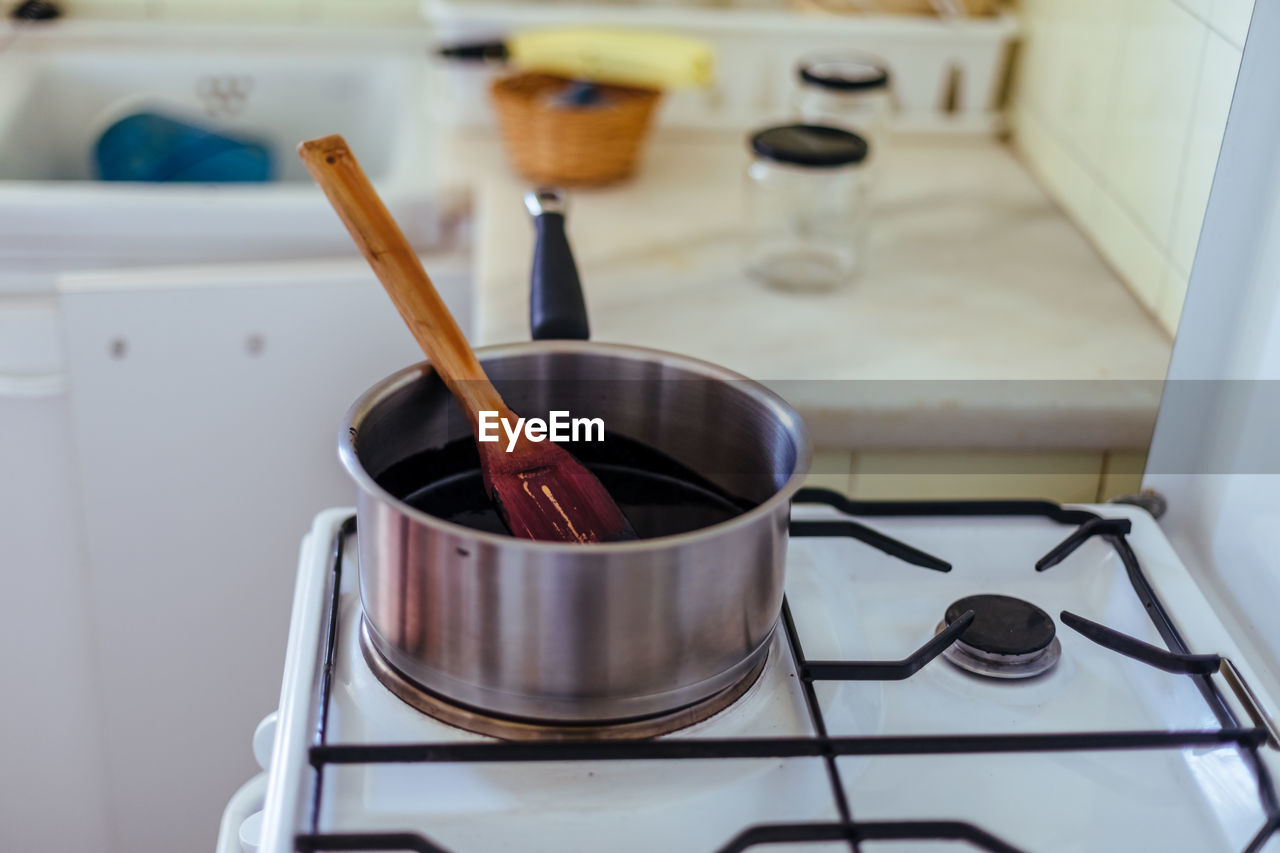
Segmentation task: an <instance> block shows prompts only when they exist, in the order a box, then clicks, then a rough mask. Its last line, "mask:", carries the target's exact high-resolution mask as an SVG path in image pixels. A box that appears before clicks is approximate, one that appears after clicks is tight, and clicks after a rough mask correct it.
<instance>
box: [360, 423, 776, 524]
mask: <svg viewBox="0 0 1280 853" xmlns="http://www.w3.org/2000/svg"><path fill="white" fill-rule="evenodd" d="M561 446H562V447H564V449H565V450H568V451H569V452H570V453H572V454H573V455H574V457H575V458H576V459H577V460H578V461H579V462H581V463H582V464H583V465H586V466H587V468H588V469H590V471H591V473H593V474H595V475H596V476H597V477H599V478H600V482H601V483H602V484H604V487H605V488H606V489H607V490H608V491H609V494H610V495H611V496H612V497H613V499H614V500H615V501H617V503H618V506H619V507H620V508H621V509H622V511H623V512H624V513H626V516H627V519H628V520H629V521H630V522H631V526H632V527H633V528H634V529H635V531H636V535H637V536H639V537H640V538H641V539H652V538H654V537H656V536H672V535H674V534H677V533H686V532H688V531H690V530H697V529H699V528H702V527H710V526H711V525H713V524H719V523H720V522H722V521H728V520H729V519H731V518H733V517H734V516H736V515H741V514H742V513H743V512H746V511H747V510H749V509H751V508H752V507H753V506H755V505H756V504H755V503H754V502H752V501H747V500H743V499H742V498H737V497H734V496H733V495H730V494H728V493H727V492H725V491H724V490H723V489H721V488H719V487H718V486H716V485H715V484H714V483H711V482H710V481H708V480H707V479H706V478H705V477H702V476H701V475H699V474H698V473H697V472H695V471H692V470H690V469H689V468H686V467H685V466H684V465H681V464H680V463H679V462H677V461H676V460H674V459H672V458H671V457H669V456H667V455H666V454H664V453H661V452H659V451H657V450H654V449H653V448H652V447H649V446H648V445H646V444H642V443H640V442H638V441H634V440H633V439H629V438H624V437H623V436H620V435H615V434H613V433H606V434H605V438H604V441H600V442H562V443H561ZM374 479H375V480H376V481H377V483H378V485H380V486H382V488H384V489H386V490H387V491H388V492H390V493H391V494H392V495H394V496H395V497H396V498H398V499H400V500H402V501H404V502H405V503H407V504H409V505H410V506H412V507H414V508H415V509H419V510H421V511H423V512H425V513H427V514H429V515H434V516H436V517H437V518H443V519H445V520H446V521H452V522H454V523H456V524H462V525H465V526H466V527H472V528H475V529H476V530H485V531H488V532H490V533H506V532H507V529H506V527H505V526H503V524H502V520H501V519H500V518H499V517H498V513H497V511H496V510H495V509H494V508H493V505H492V504H490V503H489V498H488V496H487V495H486V494H485V491H484V482H483V480H482V479H481V477H480V455H479V453H478V452H477V450H476V445H475V442H474V440H473V439H472V438H471V437H469V436H468V437H467V438H460V439H458V440H457V441H453V442H450V443H449V444H446V445H445V446H444V447H440V448H436V449H433V450H426V451H423V452H422V453H419V454H417V455H415V456H410V457H409V458H408V459H404V460H401V461H400V462H397V463H396V464H395V465H393V466H391V467H390V468H388V469H387V470H386V471H384V472H382V473H381V474H380V475H378V476H376V477H375V478H374Z"/></svg>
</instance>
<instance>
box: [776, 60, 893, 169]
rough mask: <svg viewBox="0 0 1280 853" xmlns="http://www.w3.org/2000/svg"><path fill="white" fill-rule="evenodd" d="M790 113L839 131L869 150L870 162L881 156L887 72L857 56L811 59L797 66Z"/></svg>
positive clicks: (877, 63) (889, 107) (885, 130)
mask: <svg viewBox="0 0 1280 853" xmlns="http://www.w3.org/2000/svg"><path fill="white" fill-rule="evenodd" d="M796 76H797V78H798V83H797V87H796V91H795V94H794V95H793V98H792V107H793V108H794V110H795V112H796V114H797V115H798V116H799V117H800V120H801V121H803V122H804V123H805V124H823V125H828V126H830V127H839V128H843V129H845V130H848V131H852V132H853V133H856V134H858V135H859V136H861V137H862V138H863V139H865V140H866V141H867V144H868V145H869V146H870V147H871V152H870V156H869V157H868V162H870V161H871V159H872V157H874V156H875V155H876V154H877V152H879V151H882V150H884V145H885V142H886V137H887V136H888V130H889V118H890V115H891V113H892V111H893V110H892V102H891V100H890V97H889V69H888V68H886V67H885V65H884V63H883V62H881V61H880V60H878V59H875V58H873V57H869V56H864V55H860V54H843V55H842V54H815V55H812V56H808V57H806V58H804V59H802V60H801V61H800V64H799V65H797V66H796Z"/></svg>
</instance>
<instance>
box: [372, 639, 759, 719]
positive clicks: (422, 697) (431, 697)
mask: <svg viewBox="0 0 1280 853" xmlns="http://www.w3.org/2000/svg"><path fill="white" fill-rule="evenodd" d="M360 651H361V652H362V653H363V655H364V660H365V663H367V664H368V665H369V669H370V671H372V672H373V675H374V677H375V678H376V679H378V681H379V682H380V683H381V684H382V686H383V687H385V688H387V690H389V691H391V693H392V694H393V695H395V696H396V698H398V699H400V700H401V701H402V702H404V703H405V704H407V705H409V706H410V707H412V708H414V709H416V710H418V711H421V712H422V713H424V714H426V715H427V716H429V717H432V718H434V719H437V720H439V721H440V722H442V723H446V724H448V725H451V726H454V727H456V728H459V729H465V730H467V731H469V732H475V733H476V734H480V735H486V736H488V737H494V738H499V739H500V740H515V741H534V740H542V741H553V740H577V739H580V738H594V739H597V740H644V739H646V738H652V737H658V736H659V735H664V734H668V733H670V732H674V731H678V730H679V729H684V728H688V727H689V726H692V725H693V724H694V723H700V722H702V721H703V720H705V719H707V718H708V717H711V716H713V715H715V714H718V713H720V712H721V711H723V710H724V709H725V708H728V707H729V706H730V705H732V704H733V703H734V702H736V701H738V699H740V698H742V695H743V694H744V693H746V692H747V690H748V689H750V687H751V685H753V684H755V683H756V679H757V678H759V677H760V673H761V672H763V671H764V666H765V664H766V663H767V662H768V660H769V655H768V654H766V655H765V656H764V657H762V658H761V659H760V662H759V663H757V664H756V665H755V666H754V667H752V668H751V670H750V671H749V672H747V674H746V675H745V676H743V678H742V679H741V680H740V681H738V682H737V683H736V684H731V685H730V686H728V687H726V688H725V689H724V690H721V691H720V692H719V693H717V694H715V695H714V696H710V697H708V698H706V699H703V700H702V701H701V702H697V703H695V704H693V705H687V706H685V707H684V708H677V709H676V710H674V711H668V712H666V713H664V714H658V715H656V716H652V717H641V718H638V719H634V720H623V721H620V722H614V723H601V724H590V723H585V724H580V723H571V724H565V725H553V724H550V723H541V722H532V721H529V720H518V719H512V718H509V717H498V716H494V715H493V714H489V713H486V712H484V711H478V710H476V709H474V708H468V707H466V706H465V705H460V704H458V703H457V702H454V701H452V700H449V699H445V698H443V697H441V696H439V695H437V694H435V693H432V692H430V691H429V690H427V689H425V688H424V687H422V686H421V685H419V684H417V683H416V682H414V681H413V680H412V679H410V678H409V677H408V676H406V675H405V674H404V673H402V672H400V670H398V669H396V668H395V667H394V666H392V665H391V664H390V663H389V662H388V661H387V660H386V658H384V657H383V656H382V654H381V653H380V652H379V651H378V650H377V649H376V648H375V647H374V645H373V639H372V637H371V636H370V635H369V625H368V623H367V622H366V621H365V619H364V617H361V618H360Z"/></svg>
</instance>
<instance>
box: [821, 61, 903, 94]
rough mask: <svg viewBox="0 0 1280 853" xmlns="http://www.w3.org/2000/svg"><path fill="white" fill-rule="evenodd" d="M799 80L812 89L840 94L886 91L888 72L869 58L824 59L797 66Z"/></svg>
mask: <svg viewBox="0 0 1280 853" xmlns="http://www.w3.org/2000/svg"><path fill="white" fill-rule="evenodd" d="M799 71H800V79H801V80H803V81H804V82H806V83H808V84H810V85H812V86H821V87H822V88H824V89H833V90H837V91H841V92H861V91H870V90H873V89H885V88H887V87H888V86H889V69H887V68H885V67H884V66H883V65H880V64H879V63H877V62H876V60H874V59H871V58H870V57H861V58H860V57H852V56H851V57H835V56H832V57H825V58H820V59H818V58H815V59H810V60H808V61H806V62H802V63H801V64H800V68H799Z"/></svg>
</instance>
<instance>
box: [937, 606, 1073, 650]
mask: <svg viewBox="0 0 1280 853" xmlns="http://www.w3.org/2000/svg"><path fill="white" fill-rule="evenodd" d="M966 610H972V611H973V624H972V625H970V626H969V627H968V629H966V630H965V632H964V633H963V634H961V635H960V642H962V643H964V644H965V645H967V646H970V647H972V648H975V649H977V650H978V651H981V652H986V653H987V654H992V655H1029V654H1034V653H1035V652H1038V651H1040V650H1041V649H1043V648H1044V647H1046V646H1048V645H1049V643H1050V642H1052V641H1053V635H1054V632H1055V631H1056V628H1055V627H1054V624H1053V619H1052V618H1051V617H1050V616H1049V614H1048V613H1045V612H1044V611H1043V610H1041V609H1040V608H1039V607H1036V606H1035V605H1034V604H1032V603H1031V602H1029V601H1023V600H1022V599H1020V598H1011V597H1010V596H1007V595H971V596H969V597H968V598H962V599H960V600H959V601H957V602H956V603H954V604H952V605H951V606H950V607H948V608H947V616H946V621H947V624H948V625H950V624H951V623H952V622H954V621H955V620H957V619H959V618H960V617H961V616H963V615H964V613H965V611H966Z"/></svg>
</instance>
